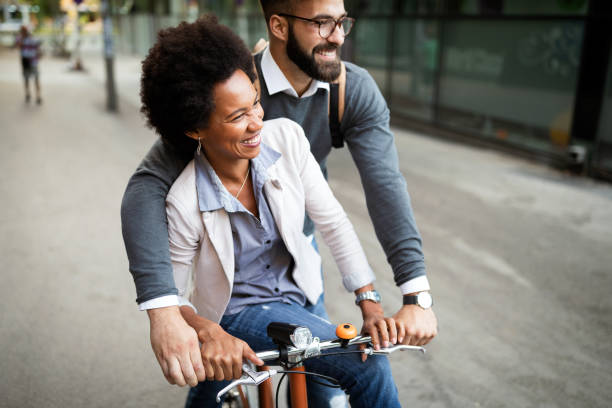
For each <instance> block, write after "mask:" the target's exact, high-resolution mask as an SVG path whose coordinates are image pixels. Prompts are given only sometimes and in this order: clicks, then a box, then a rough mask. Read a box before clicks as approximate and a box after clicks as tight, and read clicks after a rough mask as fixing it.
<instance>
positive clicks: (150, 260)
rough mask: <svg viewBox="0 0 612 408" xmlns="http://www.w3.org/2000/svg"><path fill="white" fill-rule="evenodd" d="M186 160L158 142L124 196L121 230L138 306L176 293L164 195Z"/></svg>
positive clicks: (130, 182)
mask: <svg viewBox="0 0 612 408" xmlns="http://www.w3.org/2000/svg"><path fill="white" fill-rule="evenodd" d="M183 156H184V155H183ZM189 160H190V158H187V157H182V156H181V155H180V154H179V153H178V152H176V151H174V150H172V149H171V148H169V147H168V146H166V145H164V144H163V143H162V142H161V141H160V140H158V141H157V142H155V144H153V146H152V147H151V149H150V150H149V152H148V153H147V155H146V157H145V158H144V160H143V161H142V162H141V163H140V165H139V166H138V168H137V169H136V172H135V173H134V174H133V175H132V177H131V178H130V180H129V182H128V185H127V188H126V190H125V193H124V194H123V201H122V203H121V229H122V233H123V241H124V243H125V249H126V252H127V255H128V260H129V268H130V272H131V273H132V276H133V278H134V283H135V284H136V295H137V298H136V302H138V303H142V302H145V301H147V300H151V299H155V298H158V297H161V296H165V295H176V294H177V289H176V287H175V284H174V278H173V273H172V265H171V263H170V251H169V246H168V224H167V219H166V195H167V194H168V191H169V190H170V187H171V186H172V183H173V182H174V180H175V179H176V178H177V177H178V176H179V174H180V173H181V171H182V170H183V168H184V167H185V166H186V165H187V163H188V161H189Z"/></svg>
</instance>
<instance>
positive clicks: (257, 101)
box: [253, 99, 261, 106]
mask: <svg viewBox="0 0 612 408" xmlns="http://www.w3.org/2000/svg"><path fill="white" fill-rule="evenodd" d="M259 102H261V99H257V100H256V101H255V103H254V104H253V106H257V105H259Z"/></svg>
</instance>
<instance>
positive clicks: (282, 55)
mask: <svg viewBox="0 0 612 408" xmlns="http://www.w3.org/2000/svg"><path fill="white" fill-rule="evenodd" d="M270 54H271V55H272V58H274V62H276V65H278V67H279V68H280V70H281V71H282V73H283V74H284V75H285V78H287V81H289V83H290V84H291V86H292V87H293V89H294V90H295V92H296V93H297V94H298V96H302V95H303V94H304V92H306V91H307V90H308V88H310V84H311V83H312V81H313V79H312V78H311V77H309V76H308V75H307V74H306V73H305V72H304V71H302V70H301V69H300V68H299V67H298V66H297V65H295V64H294V63H293V61H291V60H290V59H289V57H288V56H287V52H286V50H285V44H283V43H280V42H274V41H271V42H270Z"/></svg>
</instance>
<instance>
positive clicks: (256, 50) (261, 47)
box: [251, 38, 268, 98]
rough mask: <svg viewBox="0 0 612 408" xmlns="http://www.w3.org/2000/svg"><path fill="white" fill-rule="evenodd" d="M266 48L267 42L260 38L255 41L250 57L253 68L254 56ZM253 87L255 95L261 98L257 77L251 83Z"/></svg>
mask: <svg viewBox="0 0 612 408" xmlns="http://www.w3.org/2000/svg"><path fill="white" fill-rule="evenodd" d="M267 46H268V42H267V41H266V40H265V39H263V38H260V39H259V40H258V41H257V43H256V44H255V45H254V46H253V51H252V52H251V55H252V56H253V67H255V56H256V55H257V54H259V53H262V52H263V50H265V49H266V47H267ZM256 71H257V70H256ZM255 74H257V72H255ZM253 85H254V86H255V89H256V90H257V93H258V94H259V95H260V98H261V86H260V85H259V75H256V76H255V82H253Z"/></svg>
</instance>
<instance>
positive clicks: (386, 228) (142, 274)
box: [121, 55, 425, 303]
mask: <svg viewBox="0 0 612 408" xmlns="http://www.w3.org/2000/svg"><path fill="white" fill-rule="evenodd" d="M258 57H259V58H258ZM260 62H261V57H260V55H259V56H256V58H255V65H256V67H257V70H258V72H259V78H260V80H261V85H262V95H261V102H262V106H263V108H264V111H265V116H264V119H274V118H277V117H288V118H290V119H292V120H294V121H296V122H297V123H299V124H300V125H301V126H302V127H303V128H304V131H305V133H306V137H307V138H308V139H309V141H310V144H311V151H312V153H313V155H314V156H315V158H316V159H317V161H318V162H319V164H320V165H321V168H322V170H323V172H324V173H326V167H325V159H326V158H327V155H328V154H329V153H330V151H331V136H330V133H329V124H328V113H327V92H326V91H325V90H322V89H319V90H318V91H317V93H315V94H314V95H312V96H310V97H308V98H300V99H298V98H295V97H292V96H289V95H286V94H284V93H277V94H274V95H272V96H270V95H268V92H267V88H266V87H265V82H264V81H263V75H261V69H260ZM345 64H346V71H347V72H346V94H345V109H344V116H343V119H342V123H341V125H340V130H341V132H342V133H343V135H344V140H345V142H346V145H347V146H348V148H349V151H350V153H351V155H352V157H353V160H354V161H355V164H356V166H357V169H358V170H359V175H360V177H361V182H362V185H363V188H364V191H365V196H366V202H367V207H368V211H369V214H370V217H371V219H372V222H373V224H374V229H375V231H376V235H377V237H378V240H379V241H380V243H381V245H382V247H383V249H384V251H385V254H386V256H387V260H388V261H389V263H390V264H391V267H392V268H393V273H394V279H395V283H396V284H397V285H398V286H399V285H401V284H402V283H404V282H406V281H408V280H410V279H413V278H416V277H418V276H421V275H424V274H425V262H424V259H423V252H422V250H421V237H420V235H419V232H418V230H417V227H416V223H415V221H414V216H413V213H412V208H411V205H410V197H409V195H408V192H407V190H406V182H405V180H404V177H403V176H402V174H401V173H400V171H399V166H398V157H397V150H396V148H395V143H394V139H393V134H392V133H391V131H390V129H389V110H388V108H387V104H386V103H385V100H384V98H383V97H382V95H381V93H380V91H379V90H378V87H377V86H376V83H375V82H374V80H373V79H372V77H371V76H370V75H369V73H368V72H367V71H366V70H364V69H362V68H360V67H358V66H356V65H354V64H351V63H345ZM191 158H192V155H189V156H181V155H179V154H178V153H177V152H175V151H174V150H172V149H171V148H170V147H168V146H167V145H164V144H163V143H162V142H161V141H160V140H158V141H156V142H155V143H154V144H153V146H152V147H151V150H149V152H148V153H147V155H146V157H145V158H144V160H143V161H142V162H141V163H140V165H139V166H138V168H137V170H136V172H135V173H134V175H132V177H131V178H130V180H129V182H128V185H127V188H126V191H125V193H124V196H123V202H122V204H121V223H122V231H123V239H124V241H125V247H126V251H127V254H128V258H129V262H130V272H131V273H132V275H133V277H134V282H135V284H136V291H137V299H136V301H137V302H138V303H142V302H145V301H147V300H150V299H154V298H156V297H160V296H164V295H171V294H176V293H177V290H176V288H175V285H174V278H173V273H172V266H171V263H170V251H169V248H168V226H167V220H166V208H165V198H166V195H167V194H168V191H169V189H170V186H171V185H172V183H173V182H174V180H175V179H176V178H177V177H178V175H179V174H180V173H181V171H182V170H183V168H184V167H185V166H186V164H187V163H188V162H189V161H190V160H191ZM311 231H312V225H309V224H307V225H305V232H306V233H310V232H311Z"/></svg>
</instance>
